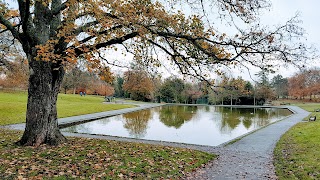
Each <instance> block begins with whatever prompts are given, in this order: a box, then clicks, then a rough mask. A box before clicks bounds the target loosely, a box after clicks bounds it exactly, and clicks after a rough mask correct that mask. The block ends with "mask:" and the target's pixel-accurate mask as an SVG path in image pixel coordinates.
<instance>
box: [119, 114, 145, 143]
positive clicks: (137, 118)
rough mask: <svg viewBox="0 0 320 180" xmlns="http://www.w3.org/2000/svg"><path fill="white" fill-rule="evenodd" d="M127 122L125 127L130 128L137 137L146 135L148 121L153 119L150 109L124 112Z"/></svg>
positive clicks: (130, 132) (130, 131)
mask: <svg viewBox="0 0 320 180" xmlns="http://www.w3.org/2000/svg"><path fill="white" fill-rule="evenodd" d="M123 118H124V120H125V124H124V125H123V127H125V128H126V129H128V130H129V134H130V135H131V136H132V137H135V138H141V137H144V136H145V134H146V129H147V127H148V121H149V120H150V119H151V111H150V110H149V109H147V110H142V111H136V112H131V113H126V114H123Z"/></svg>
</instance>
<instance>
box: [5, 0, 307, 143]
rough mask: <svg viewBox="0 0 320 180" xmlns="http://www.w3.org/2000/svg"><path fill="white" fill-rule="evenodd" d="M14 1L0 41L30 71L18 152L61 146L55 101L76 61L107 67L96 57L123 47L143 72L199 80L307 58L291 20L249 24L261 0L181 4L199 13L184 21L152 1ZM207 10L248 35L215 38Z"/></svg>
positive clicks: (263, 4)
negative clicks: (5, 38) (14, 48)
mask: <svg viewBox="0 0 320 180" xmlns="http://www.w3.org/2000/svg"><path fill="white" fill-rule="evenodd" d="M17 2H18V9H9V8H8V5H7V4H6V3H5V2H4V1H0V25H1V26H0V28H1V29H0V34H2V33H5V32H10V33H11V35H12V37H13V38H14V39H16V41H17V42H18V43H20V44H21V46H22V49H23V51H24V53H25V55H26V57H27V59H28V64H29V71H30V78H29V89H28V106H27V114H26V128H25V131H24V134H23V136H22V138H21V140H20V141H19V144H21V145H32V146H38V145H40V144H43V143H46V144H51V145H57V144H60V143H62V142H64V141H65V140H66V139H65V137H64V136H63V135H62V134H61V132H60V131H59V128H58V123H57V109H56V102H57V96H58V92H59V88H60V85H61V82H62V79H63V76H64V72H65V71H64V66H65V65H66V64H68V63H76V61H77V60H78V58H84V59H86V61H87V63H88V66H89V67H90V68H103V63H102V62H101V61H107V62H108V59H107V58H105V57H103V52H105V51H113V50H116V49H118V48H119V47H122V49H124V50H126V51H127V52H128V53H133V54H134V55H135V59H137V60H140V61H141V62H142V63H144V64H146V65H149V66H151V65H152V66H161V65H163V64H165V65H167V64H171V65H172V66H175V67H177V68H178V69H179V70H180V72H181V73H182V74H185V75H192V76H196V77H198V78H200V79H202V80H205V79H206V78H207V77H208V75H209V74H210V73H214V72H217V73H219V67H220V66H229V65H237V64H243V63H244V62H247V63H250V64H252V65H255V66H259V67H262V68H270V67H272V66H273V65H274V64H275V61H282V62H285V63H289V62H290V63H295V62H297V61H299V60H302V59H303V58H302V57H304V56H305V54H304V53H305V52H306V48H305V46H304V45H303V44H299V43H297V41H292V40H294V39H295V38H298V37H300V36H301V35H303V31H302V30H301V29H300V28H299V27H298V26H296V23H297V21H296V19H295V18H293V19H291V20H289V21H288V22H287V23H286V24H284V25H281V26H277V27H275V28H273V29H268V28H266V27H263V26H261V24H258V23H254V22H255V20H256V16H257V15H258V12H259V10H260V9H262V8H264V7H267V6H268V5H269V2H268V1H267V0H217V1H214V2H213V3H212V2H211V1H205V0H199V1H189V0H186V1H185V3H187V4H189V5H190V6H191V7H192V8H191V9H193V10H199V14H198V15H191V16H186V15H184V14H183V13H182V12H181V11H175V10H174V9H168V8H165V7H167V5H168V4H166V6H163V4H161V3H160V2H157V1H152V0H119V1H114V0H96V1H90V0H89V1H88V0H17ZM171 2H172V3H177V2H178V1H171ZM179 2H181V3H184V1H183V0H180V1H179ZM207 3H209V4H207ZM170 5H171V6H175V4H169V6H168V7H170ZM206 5H209V6H211V7H215V8H217V12H219V13H220V15H221V16H220V18H224V17H225V16H224V15H228V14H229V15H230V17H238V19H239V20H242V21H243V22H244V23H245V24H247V27H249V28H247V29H244V30H241V29H239V32H238V34H237V35H235V36H234V35H233V36H232V37H229V36H228V35H227V34H225V33H223V32H221V33H220V32H218V31H216V29H215V28H214V25H215V24H210V23H208V22H210V21H207V20H208V19H210V17H209V16H210V14H209V13H206V12H205V11H206V8H205V7H206ZM200 14H201V15H200ZM202 15H204V16H202ZM202 17H204V18H205V19H203V20H202ZM160 52H162V53H161V54H160ZM163 54H166V55H167V56H166V58H164V57H163V56H162V55H163ZM165 60H166V61H170V63H164V61H165ZM109 63H110V62H109Z"/></svg>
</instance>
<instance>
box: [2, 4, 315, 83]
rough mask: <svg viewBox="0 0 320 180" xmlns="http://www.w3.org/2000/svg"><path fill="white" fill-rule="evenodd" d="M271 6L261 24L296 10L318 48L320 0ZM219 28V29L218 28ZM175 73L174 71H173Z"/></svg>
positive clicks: (288, 71)
mask: <svg viewBox="0 0 320 180" xmlns="http://www.w3.org/2000/svg"><path fill="white" fill-rule="evenodd" d="M5 1H6V2H7V3H9V4H10V5H13V4H15V5H13V7H17V5H16V1H13V0H5ZM271 2H272V7H271V8H270V11H264V12H263V13H262V16H261V21H262V24H268V25H271V26H272V25H277V24H283V23H285V22H286V21H287V20H289V19H290V18H291V17H293V16H294V15H295V14H296V13H297V12H299V13H300V19H301V20H302V24H301V27H303V28H304V29H305V30H306V33H307V34H306V38H307V44H309V45H314V46H315V47H316V48H317V49H318V50H320V35H319V31H320V10H319V7H320V1H319V0H304V1H303V0H271ZM219 30H221V29H219ZM127 58H128V57H127ZM313 65H314V66H318V67H320V60H318V62H316V63H314V64H312V65H309V66H313ZM250 71H251V72H250V74H251V77H252V78H253V79H256V78H255V77H254V74H255V73H257V72H258V71H259V70H258V69H256V68H250ZM297 71H298V69H296V68H293V67H290V68H289V69H281V70H280V71H279V72H276V74H281V75H283V76H284V77H289V76H292V75H293V74H294V73H295V72H297ZM174 74H175V73H174ZM232 74H233V76H235V77H237V76H238V75H242V76H243V77H244V78H245V79H247V80H250V79H251V77H250V76H249V73H248V71H247V70H246V69H242V70H239V69H237V70H234V71H233V72H232Z"/></svg>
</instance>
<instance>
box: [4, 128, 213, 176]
mask: <svg viewBox="0 0 320 180" xmlns="http://www.w3.org/2000/svg"><path fill="white" fill-rule="evenodd" d="M20 136H21V132H19V131H11V130H4V129H0V177H1V179H2V178H3V179H23V178H28V179H42V178H43V179H95V178H96V179H179V178H180V177H182V176H184V175H185V174H186V173H188V172H191V171H193V170H195V169H196V168H199V167H202V166H203V165H204V164H205V163H207V162H208V161H210V160H212V159H214V158H215V156H214V155H212V154H208V153H204V152H200V151H195V150H189V149H182V148H172V147H164V146H155V145H147V144H138V143H125V142H117V141H107V140H99V139H83V138H68V144H62V145H60V146H57V147H49V146H46V145H42V146H40V147H37V148H35V147H20V146H16V145H14V142H15V141H17V140H18V138H19V137H20Z"/></svg>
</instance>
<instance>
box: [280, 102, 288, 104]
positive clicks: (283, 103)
mask: <svg viewBox="0 0 320 180" xmlns="http://www.w3.org/2000/svg"><path fill="white" fill-rule="evenodd" d="M280 105H290V103H284V102H282V103H280Z"/></svg>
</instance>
